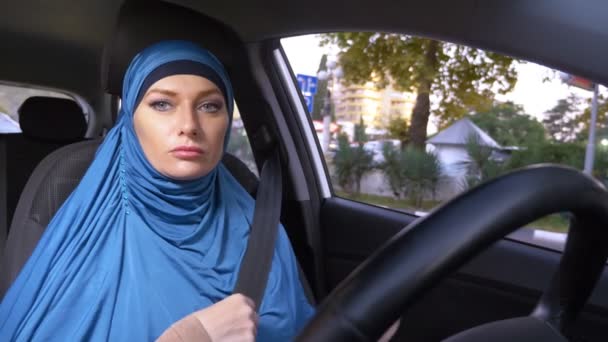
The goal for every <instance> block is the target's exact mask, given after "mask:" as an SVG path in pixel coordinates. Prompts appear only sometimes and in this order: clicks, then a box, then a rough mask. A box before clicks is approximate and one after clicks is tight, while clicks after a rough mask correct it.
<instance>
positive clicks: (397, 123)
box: [387, 117, 410, 149]
mask: <svg viewBox="0 0 608 342" xmlns="http://www.w3.org/2000/svg"><path fill="white" fill-rule="evenodd" d="M409 128H410V127H409V123H408V122H407V120H406V119H404V118H400V117H395V118H392V119H391V120H390V121H389V123H388V127H387V131H388V136H389V137H390V138H392V139H398V140H399V141H400V142H401V149H405V146H406V145H407V143H408V142H409V135H408V131H409Z"/></svg>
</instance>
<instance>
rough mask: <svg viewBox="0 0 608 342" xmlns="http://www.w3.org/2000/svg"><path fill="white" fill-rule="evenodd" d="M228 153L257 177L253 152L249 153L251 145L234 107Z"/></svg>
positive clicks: (237, 110) (236, 108) (237, 111)
mask: <svg viewBox="0 0 608 342" xmlns="http://www.w3.org/2000/svg"><path fill="white" fill-rule="evenodd" d="M226 152H228V153H230V154H232V155H234V156H235V157H237V158H239V159H240V160H241V161H242V162H243V163H245V165H247V167H248V168H249V170H251V172H253V173H254V174H255V175H256V176H259V175H258V169H257V167H256V165H255V159H254V158H253V152H252V151H251V145H250V144H249V137H247V132H246V131H245V127H244V126H243V120H242V119H241V115H240V113H239V109H238V107H237V106H236V104H235V105H234V115H233V117H232V127H231V130H230V140H229V141H228V148H227V151H226Z"/></svg>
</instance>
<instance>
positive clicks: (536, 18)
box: [0, 0, 608, 97]
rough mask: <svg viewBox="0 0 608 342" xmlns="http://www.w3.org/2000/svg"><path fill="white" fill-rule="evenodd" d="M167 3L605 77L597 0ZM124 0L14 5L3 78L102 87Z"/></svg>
mask: <svg viewBox="0 0 608 342" xmlns="http://www.w3.org/2000/svg"><path fill="white" fill-rule="evenodd" d="M139 1H141V0H139ZM170 2H171V3H175V4H179V5H182V6H184V7H187V8H191V9H194V10H196V11H198V12H200V13H204V14H206V15H208V16H210V17H213V18H216V19H218V20H219V21H221V22H223V23H225V24H226V25H227V26H228V27H231V28H232V29H233V30H234V31H235V32H236V33H237V34H238V36H239V37H240V38H241V39H242V40H243V41H244V42H259V41H263V40H267V39H273V38H279V37H287V36H294V35H300V34H308V33H319V32H332V31H380V32H400V33H407V34H414V35H419V36H424V37H430V38H435V39H441V40H445V41H451V42H456V43H463V44H466V45H470V46H475V47H480V48H484V49H489V50H493V51H496V52H500V53H504V54H508V55H511V56H515V57H518V58H523V59H526V60H530V61H534V62H539V63H541V64H544V65H547V66H549V67H552V68H556V69H560V70H564V71H568V72H570V73H574V74H577V75H580V76H583V77H588V78H590V79H593V80H595V81H597V82H600V83H604V84H608V68H606V67H605V66H604V62H603V61H604V59H605V56H608V20H605V13H608V2H606V1H603V0H588V1H585V2H584V3H581V2H573V1H570V0H537V1H527V0H494V1H491V2H488V1H480V0H463V1H458V2H456V1H449V0H429V1H426V2H424V3H420V2H419V1H408V2H404V1H400V2H397V1H394V0H376V1H373V2H368V1H365V0H353V1H350V2H349V3H348V6H345V5H344V3H343V2H341V1H332V0H323V1H320V0H309V1H306V2H288V1H277V0H270V1H265V2H264V3H263V6H262V5H260V4H256V3H255V2H251V1H247V0H223V1H221V2H220V1H216V2H210V1H201V0H171V1H170ZM121 3H122V1H121V0H91V1H86V2H78V1H73V0H55V1H53V2H52V4H51V3H48V4H47V3H45V2H40V1H36V0H22V1H19V2H16V3H14V4H11V6H8V7H7V8H6V9H4V10H3V20H2V23H0V39H1V40H2V41H3V42H4V43H5V46H9V47H10V49H3V54H2V56H1V57H0V58H1V59H2V61H3V63H0V80H7V81H13V82H20V83H28V84H37V85H44V86H49V87H54V88H60V89H66V90H68V91H74V92H77V93H79V94H81V95H83V96H84V97H89V96H93V97H95V96H98V94H99V92H100V91H101V90H102V88H101V87H100V85H99V83H100V82H99V66H100V64H99V61H100V57H101V52H102V49H103V45H104V43H105V42H106V41H107V39H108V38H109V37H110V33H111V32H112V29H113V27H114V23H115V22H116V18H117V14H118V9H119V7H120V5H121ZM148 3H149V2H148ZM48 65H53V68H48V67H47V66H48Z"/></svg>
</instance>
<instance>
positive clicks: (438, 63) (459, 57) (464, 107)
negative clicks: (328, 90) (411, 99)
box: [322, 32, 517, 149]
mask: <svg viewBox="0 0 608 342" xmlns="http://www.w3.org/2000/svg"><path fill="white" fill-rule="evenodd" d="M322 44H334V45H336V46H338V47H339V48H340V50H341V51H340V54H339V63H340V65H341V66H342V68H343V70H344V81H345V82H346V83H347V84H363V83H365V82H367V81H368V80H370V79H372V80H374V81H375V82H376V85H377V86H378V87H379V88H384V87H386V86H387V85H388V84H389V83H391V84H392V85H393V87H394V88H395V89H397V90H402V91H411V92H416V94H417V97H416V103H415V105H414V109H413V111H412V119H411V122H410V128H409V136H410V142H411V144H412V145H413V146H415V147H417V148H420V149H423V148H424V145H425V141H426V130H427V125H428V121H429V116H430V114H431V103H430V96H431V94H433V95H435V96H437V98H438V99H439V105H438V107H437V109H436V110H434V111H433V112H434V114H435V115H437V116H438V117H439V118H440V119H441V120H442V121H444V122H446V121H450V120H453V119H458V118H461V117H463V116H464V115H466V114H467V113H469V112H471V111H477V110H478V109H480V108H482V109H483V108H485V107H487V106H488V104H491V103H492V100H493V97H494V91H497V92H498V93H506V92H508V91H510V90H511V89H512V88H513V86H514V85H515V82H516V80H517V72H516V70H515V68H514V66H513V59H512V58H510V57H506V56H502V55H499V54H496V53H493V52H486V51H482V50H478V49H474V48H470V47H466V46H461V45H455V44H451V43H444V42H439V41H436V40H429V39H424V38H417V37H411V36H406V35H401V34H389V33H368V32H358V33H352V32H341V33H330V34H325V35H323V40H322Z"/></svg>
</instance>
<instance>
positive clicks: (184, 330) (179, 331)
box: [156, 314, 211, 342]
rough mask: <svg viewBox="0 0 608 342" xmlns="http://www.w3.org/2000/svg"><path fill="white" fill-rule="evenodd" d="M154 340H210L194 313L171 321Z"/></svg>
mask: <svg viewBox="0 0 608 342" xmlns="http://www.w3.org/2000/svg"><path fill="white" fill-rule="evenodd" d="M156 342H211V337H209V334H208V333H207V330H205V327H204V326H203V325H202V324H201V322H199V320H198V319H196V317H194V314H191V315H188V316H186V317H184V318H182V319H180V320H179V321H177V322H175V323H173V325H172V326H170V327H169V329H167V330H165V332H164V333H163V334H162V335H161V336H160V337H159V338H158V339H157V340H156Z"/></svg>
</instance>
